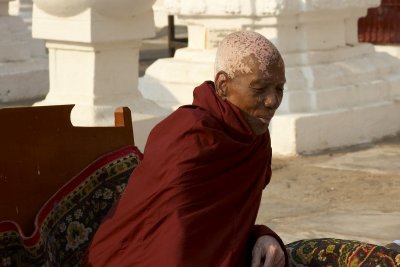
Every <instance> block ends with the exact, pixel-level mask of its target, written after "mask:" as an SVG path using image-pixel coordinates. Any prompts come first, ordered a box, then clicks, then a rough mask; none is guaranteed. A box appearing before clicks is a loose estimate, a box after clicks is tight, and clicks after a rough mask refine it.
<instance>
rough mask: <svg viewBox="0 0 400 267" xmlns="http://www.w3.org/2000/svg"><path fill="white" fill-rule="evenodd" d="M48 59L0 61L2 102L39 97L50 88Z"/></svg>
mask: <svg viewBox="0 0 400 267" xmlns="http://www.w3.org/2000/svg"><path fill="white" fill-rule="evenodd" d="M47 64H48V63H47V59H31V60H28V61H24V62H9V63H0V103H8V102H15V101H22V100H27V99H37V98H40V97H43V96H45V95H46V94H47V92H48V90H49V73H48V68H47Z"/></svg>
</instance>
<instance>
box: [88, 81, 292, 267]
mask: <svg viewBox="0 0 400 267" xmlns="http://www.w3.org/2000/svg"><path fill="white" fill-rule="evenodd" d="M270 177H271V143H270V137H269V133H268V132H267V133H266V134H263V135H258V136H257V135H254V134H253V133H252V130H251V128H250V127H249V125H248V124H247V122H246V121H245V119H244V117H243V116H242V114H241V112H240V110H239V109H238V108H237V107H236V106H234V105H232V104H230V103H229V102H227V101H225V100H223V99H221V98H220V97H219V96H217V95H216V93H215V89H214V84H213V83H212V82H205V83H203V84H202V85H200V86H199V87H197V88H196V89H195V90H194V101H193V104H192V105H187V106H182V107H180V108H179V109H178V110H176V111H175V112H173V113H172V114H171V115H169V116H168V117H167V118H166V119H164V120H163V121H162V122H160V123H159V124H158V125H157V126H155V127H154V129H153V130H152V131H151V133H150V135H149V137H148V141H147V144H146V147H145V150H144V158H143V160H142V162H141V164H140V165H139V166H138V167H137V168H136V169H135V170H134V172H133V173H132V175H131V178H130V180H129V183H128V185H127V188H126V190H125V192H124V193H123V195H122V197H121V199H120V200H119V202H118V203H117V204H116V205H115V206H114V207H113V209H112V210H110V212H109V214H108V215H107V217H106V219H105V220H104V221H103V222H102V224H101V225H100V227H99V229H98V231H97V232H96V234H95V236H94V238H93V241H92V244H91V246H90V249H89V252H88V257H87V266H93V267H103V266H107V267H110V266H115V267H124V266H130V267H131V266H139V267H155V266H162V267H180V266H185V267H196V266H199V267H200V266H201V267H213V266H218V267H234V266H235V267H236V266H237V267H245V266H250V265H251V250H252V247H253V245H254V243H255V240H256V239H257V238H258V237H259V236H261V235H265V234H266V235H272V236H274V237H276V238H277V240H278V241H279V242H280V244H281V246H282V247H283V248H284V246H283V243H282V241H281V240H280V239H279V237H278V236H277V235H276V234H275V233H274V232H273V231H272V230H270V229H269V228H267V227H266V226H260V225H254V223H255V219H256V216H257V212H258V209H259V205H260V201H261V195H262V190H263V189H264V187H265V186H266V185H267V184H268V183H269V181H270Z"/></svg>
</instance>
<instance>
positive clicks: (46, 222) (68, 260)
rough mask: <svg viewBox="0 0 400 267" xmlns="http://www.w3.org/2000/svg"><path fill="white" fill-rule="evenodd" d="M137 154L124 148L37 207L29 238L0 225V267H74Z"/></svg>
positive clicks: (116, 196) (10, 225) (137, 159)
mask: <svg viewBox="0 0 400 267" xmlns="http://www.w3.org/2000/svg"><path fill="white" fill-rule="evenodd" d="M141 156H142V155H141V153H140V151H139V150H138V149H137V148H136V147H132V146H129V147H125V148H122V149H119V150H117V151H114V152H112V153H110V154H108V155H105V156H103V157H101V158H100V159H98V160H96V161H94V162H93V163H91V164H90V165H89V166H88V167H87V168H85V169H84V170H83V171H82V172H81V173H80V174H78V175H77V176H75V177H74V178H73V179H71V180H70V181H69V182H68V183H67V184H65V185H64V186H63V187H62V188H61V189H59V190H58V191H57V193H56V194H55V195H53V196H52V197H51V198H50V199H49V200H48V201H47V203H46V204H45V205H44V206H43V207H42V208H41V210H40V211H39V212H38V214H37V216H36V219H35V226H36V228H35V232H34V234H33V235H32V236H31V237H24V236H23V235H22V234H21V231H20V229H19V227H18V225H17V224H15V223H14V222H10V221H3V222H0V267H6V266H7V267H14V266H21V267H23V266H51V267H53V266H54V267H55V266H79V265H80V261H81V260H82V259H83V256H84V254H85V252H86V249H87V247H88V245H89V243H90V240H91V239H92V237H93V235H94V233H95V232H96V230H97V228H98V227H99V224H100V222H101V221H102V219H103V217H104V216H105V215H106V214H107V211H108V210H109V209H110V208H111V206H112V205H113V204H114V203H115V202H116V201H117V200H118V199H119V197H120V195H121V194H122V192H123V191H124V189H125V185H126V183H127V181H128V178H129V176H130V174H131V173H132V171H133V170H134V168H135V167H136V166H137V165H138V164H139V162H140V160H141Z"/></svg>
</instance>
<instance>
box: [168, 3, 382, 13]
mask: <svg viewBox="0 0 400 267" xmlns="http://www.w3.org/2000/svg"><path fill="white" fill-rule="evenodd" d="M379 3H380V0H307V1H301V0H254V1H249V0H221V1H214V0H201V1H199V0H184V1H183V0H165V2H164V6H165V8H166V9H167V11H168V13H170V14H176V15H184V16H190V15H205V16H225V15H232V14H234V15H241V16H275V15H284V14H296V13H303V12H313V11H319V10H327V9H328V10H331V9H333V10H341V9H348V8H369V7H374V6H378V5H379Z"/></svg>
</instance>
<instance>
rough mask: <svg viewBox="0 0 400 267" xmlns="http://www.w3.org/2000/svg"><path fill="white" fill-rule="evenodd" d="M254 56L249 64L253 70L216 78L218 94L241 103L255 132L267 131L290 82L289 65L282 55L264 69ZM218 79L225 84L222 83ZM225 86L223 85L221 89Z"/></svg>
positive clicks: (233, 102)
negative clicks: (288, 79)
mask: <svg viewBox="0 0 400 267" xmlns="http://www.w3.org/2000/svg"><path fill="white" fill-rule="evenodd" d="M254 62H255V61H254V58H253V59H252V58H250V59H249V62H247V64H248V65H249V68H250V70H251V71H249V72H247V73H235V75H234V78H229V77H228V76H227V75H226V73H223V72H222V73H221V75H226V76H225V77H224V76H220V77H219V76H218V74H217V79H216V87H217V93H218V94H219V95H220V96H222V97H223V98H225V99H226V100H228V101H229V102H231V103H232V104H234V105H235V106H237V107H238V108H239V109H240V110H241V111H242V114H243V115H244V118H245V119H246V121H247V122H248V124H249V126H250V127H251V129H252V130H253V132H254V134H256V135H260V134H264V133H265V132H266V131H267V130H268V125H269V123H270V121H271V119H272V117H273V116H274V114H275V111H276V110H277V108H278V107H279V105H280V104H281V102H282V97H283V89H284V88H283V87H284V84H285V82H286V79H285V67H284V63H283V60H282V59H281V58H280V59H279V60H278V61H276V62H275V63H273V64H268V65H267V66H266V67H265V68H263V69H264V70H263V71H261V70H260V68H259V64H258V63H257V64H255V63H254ZM218 78H220V79H223V80H224V81H225V83H220V82H219V81H218ZM221 87H222V88H221Z"/></svg>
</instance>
